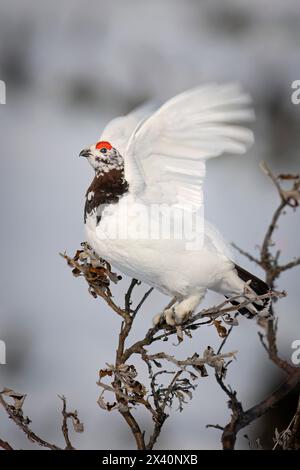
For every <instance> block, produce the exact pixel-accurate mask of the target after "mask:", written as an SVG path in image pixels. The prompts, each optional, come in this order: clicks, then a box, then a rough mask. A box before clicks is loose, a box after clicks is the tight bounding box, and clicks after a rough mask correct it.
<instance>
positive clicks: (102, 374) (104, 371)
mask: <svg viewBox="0 0 300 470" xmlns="http://www.w3.org/2000/svg"><path fill="white" fill-rule="evenodd" d="M112 374H113V372H112V370H109V369H100V371H99V377H100V379H102V378H103V377H106V376H107V375H109V377H111V376H112Z"/></svg>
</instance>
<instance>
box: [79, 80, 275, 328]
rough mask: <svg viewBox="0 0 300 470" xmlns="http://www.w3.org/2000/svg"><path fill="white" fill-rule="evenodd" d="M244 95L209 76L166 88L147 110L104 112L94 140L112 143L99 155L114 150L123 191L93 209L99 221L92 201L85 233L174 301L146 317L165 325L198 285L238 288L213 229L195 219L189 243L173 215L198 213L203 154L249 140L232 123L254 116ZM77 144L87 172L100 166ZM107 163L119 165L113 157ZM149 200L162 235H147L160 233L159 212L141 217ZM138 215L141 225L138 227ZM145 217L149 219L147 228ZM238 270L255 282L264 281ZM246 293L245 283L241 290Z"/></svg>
mask: <svg viewBox="0 0 300 470" xmlns="http://www.w3.org/2000/svg"><path fill="white" fill-rule="evenodd" d="M250 102H251V100H250V97H249V95H247V94H246V93H244V92H243V91H242V90H241V88H240V87H239V86H238V85H236V84H231V85H226V86H219V85H215V84H212V85H208V86H203V87H199V88H196V89H193V90H190V91H187V92H184V93H182V94H180V95H178V96H175V97H174V98H172V99H171V100H169V101H167V102H166V103H165V104H164V105H163V106H161V107H160V108H159V109H158V110H156V111H155V112H153V111H152V110H151V108H149V107H145V108H140V109H139V110H137V111H134V112H132V113H130V114H129V115H128V116H124V117H120V118H117V119H114V120H113V121H111V122H110V123H109V124H108V125H107V127H106V128H105V130H104V131H103V134H102V136H101V141H106V142H109V143H110V144H111V145H112V147H113V149H112V151H110V150H109V149H108V150H104V152H105V153H106V155H108V156H110V155H111V156H112V157H113V158H117V157H118V156H119V155H120V156H121V157H123V159H124V178H125V180H126V181H127V183H128V185H129V191H128V192H125V194H124V195H122V197H120V198H119V199H118V202H117V203H111V204H108V205H107V206H106V207H104V208H103V207H102V208H101V222H100V223H98V221H99V217H98V219H97V215H98V216H99V210H98V211H96V212H95V211H93V212H91V213H90V214H89V215H88V217H87V219H86V236H87V241H88V243H89V244H90V245H91V246H92V247H93V249H94V250H95V251H96V252H97V253H98V254H99V255H100V256H102V257H103V258H105V259H107V260H108V261H109V262H111V263H112V264H113V265H114V266H115V267H116V268H118V269H119V270H121V271H122V272H124V273H126V274H128V275H129V276H133V277H135V278H138V279H140V280H142V281H145V282H146V283H148V284H150V285H152V286H154V287H156V288H157V289H159V290H160V291H162V292H164V293H166V294H168V295H170V296H172V297H173V298H174V300H175V301H176V303H175V304H174V306H173V307H172V308H169V309H167V310H165V311H164V312H163V314H162V315H158V316H156V317H155V322H158V321H160V320H161V319H162V318H163V319H165V320H166V321H167V323H169V324H171V325H173V324H175V323H181V322H182V321H184V320H185V319H186V317H187V316H188V315H189V314H190V313H191V312H193V311H194V310H195V308H196V307H197V306H198V304H199V302H200V301H201V299H202V298H203V296H204V295H205V293H206V290H207V289H211V290H214V291H216V292H220V293H222V294H224V295H227V296H228V295H229V296H230V295H239V294H243V293H244V289H245V276H244V275H242V276H241V273H240V272H239V270H238V267H236V265H235V264H234V263H233V261H232V260H231V257H230V251H229V249H228V246H227V244H226V243H225V242H224V240H223V238H222V236H221V235H220V233H219V232H218V230H217V229H216V228H215V227H213V226H212V225H211V224H210V223H209V222H207V221H206V220H205V222H204V232H203V237H202V238H201V237H200V238H201V244H199V246H198V245H197V246H196V249H195V247H194V248H193V249H189V248H188V247H189V244H188V240H187V239H186V238H185V237H184V236H183V237H182V236H181V237H180V233H182V232H180V229H179V228H178V227H177V225H176V223H177V221H178V220H179V218H180V217H182V214H184V215H188V214H190V213H192V214H195V215H196V216H197V215H201V214H203V207H204V196H203V183H204V179H205V173H206V160H208V159H210V158H214V157H218V156H221V155H223V154H225V153H230V154H243V153H245V151H246V150H247V149H248V148H249V146H250V145H251V144H252V142H253V134H252V132H251V131H250V130H249V129H247V128H246V127H244V125H242V124H244V123H246V122H247V121H250V120H252V119H253V118H254V113H253V111H252V110H251V109H250V108H249V105H250ZM98 147H99V146H98ZM113 151H114V152H115V153H114V154H112V153H111V154H110V152H113ZM84 152H85V154H84V156H87V157H88V160H89V162H90V163H91V164H92V166H93V167H94V168H95V170H96V176H97V174H98V176H99V175H101V174H102V175H103V174H104V172H106V171H107V169H108V168H110V167H107V166H105V165H106V163H105V162H106V161H107V160H102V157H103V154H102V155H101V154H100V153H99V150H98V149H97V145H96V146H95V145H92V146H90V147H89V149H88V150H85V151H84ZM86 152H88V154H86ZM116 155H117V157H116ZM121 157H120V158H121ZM123 159H122V161H123ZM111 161H113V160H111ZM116 161H117V160H116ZM116 165H117V166H116V168H120V161H119V160H118V161H117V163H116ZM99 168H101V170H99ZM97 172H98V173H97ZM156 205H160V206H159V207H161V205H163V206H167V208H168V211H169V212H168V216H170V217H171V219H172V221H173V222H172V224H171V225H172V231H171V234H170V237H167V239H163V238H162V237H161V236H160V237H156V239H155V238H154V237H153V232H154V233H160V227H158V225H159V224H161V223H162V219H161V218H158V219H157V220H154V217H153V215H152V216H151V210H152V208H153V207H154V206H156ZM137 207H139V208H140V210H141V212H143V213H144V214H148V215H147V217H148V219H147V220H145V219H141V217H140V216H139V215H138V214H137V211H136V208H137ZM149 214H150V215H149ZM141 220H142V225H143V227H142V229H143V230H142V231H141V230H140V231H139V229H141V227H140V226H141ZM193 220H194V219H193ZM200 220H202V219H201V217H200ZM174 221H175V222H174ZM146 224H148V225H151V224H152V225H153V227H152V236H151V234H150V233H149V230H148V231H147V230H146V228H147V227H145V225H146ZM175 226H176V227H175ZM119 228H122V229H124V228H126V230H125V231H124V230H123V233H125V236H123V238H122V237H120V236H117V237H116V236H114V235H113V233H114V232H115V231H116V229H119ZM148 228H149V227H148ZM192 228H193V230H194V231H196V230H197V229H198V228H197V224H195V223H194V222H193V224H192ZM141 233H142V235H141ZM145 233H147V234H148V235H147V236H145ZM132 234H134V235H135V236H133V235H132ZM242 271H243V270H242ZM244 273H245V271H244ZM247 274H248V275H249V279H251V280H252V281H253V283H255V282H257V281H258V282H260V283H261V284H259V288H260V289H262V286H263V285H264V283H263V282H262V281H259V280H258V279H257V278H255V276H252V275H251V274H249V273H247ZM266 289H267V286H266ZM256 293H257V292H256ZM254 294H255V289H254V287H253V291H252V293H251V292H250V294H249V295H250V296H251V295H253V296H254ZM256 307H257V305H256V306H255V305H253V306H252V307H251V308H250V307H249V312H250V314H254V313H256V312H257V310H256ZM249 312H247V313H249Z"/></svg>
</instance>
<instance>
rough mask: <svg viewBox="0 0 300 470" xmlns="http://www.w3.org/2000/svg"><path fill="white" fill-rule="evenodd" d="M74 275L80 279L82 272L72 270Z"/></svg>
mask: <svg viewBox="0 0 300 470" xmlns="http://www.w3.org/2000/svg"><path fill="white" fill-rule="evenodd" d="M72 274H73V276H75V277H78V276H80V274H81V271H80V269H78V268H74V269H72Z"/></svg>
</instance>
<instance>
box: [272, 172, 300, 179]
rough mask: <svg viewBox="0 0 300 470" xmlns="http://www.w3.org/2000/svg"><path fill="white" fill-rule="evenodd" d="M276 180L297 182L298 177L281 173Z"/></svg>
mask: <svg viewBox="0 0 300 470" xmlns="http://www.w3.org/2000/svg"><path fill="white" fill-rule="evenodd" d="M277 178H278V179H280V180H297V179H298V178H299V175H291V174H290V173H288V174H283V173H281V174H280V175H278V176H277Z"/></svg>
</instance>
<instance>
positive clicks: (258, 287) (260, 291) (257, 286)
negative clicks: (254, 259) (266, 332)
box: [231, 264, 270, 318]
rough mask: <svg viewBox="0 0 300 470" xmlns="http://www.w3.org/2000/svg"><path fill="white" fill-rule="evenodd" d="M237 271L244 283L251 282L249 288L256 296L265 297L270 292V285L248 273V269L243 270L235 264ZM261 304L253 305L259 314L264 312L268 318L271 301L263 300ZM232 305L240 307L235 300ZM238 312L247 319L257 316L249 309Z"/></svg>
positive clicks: (244, 308) (254, 303)
mask: <svg viewBox="0 0 300 470" xmlns="http://www.w3.org/2000/svg"><path fill="white" fill-rule="evenodd" d="M235 269H236V271H237V274H238V276H239V278H240V279H242V280H243V281H244V282H248V281H250V284H249V287H250V288H251V289H252V290H253V291H254V292H255V294H256V295H264V294H267V293H268V292H269V291H270V287H269V286H268V284H267V283H266V282H265V281H262V280H261V279H259V278H258V277H256V276H254V274H251V273H249V272H248V271H246V269H243V268H241V267H240V266H238V265H237V264H235ZM261 302H262V303H261V304H258V303H256V302H253V304H252V305H253V306H254V307H255V309H256V310H257V311H258V312H262V311H263V310H264V312H265V313H266V316H268V315H267V312H268V308H269V305H270V299H269V298H267V299H263V300H262V301H261ZM231 303H232V305H235V306H236V305H239V302H237V301H235V300H233V301H232V302H231ZM238 312H239V313H241V314H242V315H244V316H246V317H247V318H253V317H254V316H255V313H254V312H253V311H251V310H250V309H248V308H247V307H242V308H240V309H238Z"/></svg>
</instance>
